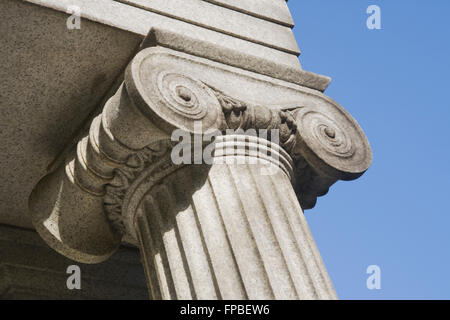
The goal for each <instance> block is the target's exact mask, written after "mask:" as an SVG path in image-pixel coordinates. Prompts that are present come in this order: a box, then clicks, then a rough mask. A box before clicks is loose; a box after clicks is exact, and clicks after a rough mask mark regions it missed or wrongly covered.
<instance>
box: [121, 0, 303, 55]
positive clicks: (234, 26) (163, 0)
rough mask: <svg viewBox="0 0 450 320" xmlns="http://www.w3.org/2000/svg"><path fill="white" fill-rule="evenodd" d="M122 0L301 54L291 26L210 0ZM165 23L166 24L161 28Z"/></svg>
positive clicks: (265, 6)
mask: <svg viewBox="0 0 450 320" xmlns="http://www.w3.org/2000/svg"><path fill="white" fill-rule="evenodd" d="M120 2H122V3H126V4H130V5H132V6H136V7H138V8H142V9H145V10H148V11H151V12H155V13H158V14H161V15H163V16H167V17H170V18H174V19H177V20H181V21H184V22H187V23H190V24H193V25H197V26H200V27H203V28H205V29H210V30H214V31H217V32H221V33H224V34H228V35H231V36H234V37H236V38H241V39H245V40H249V41H251V42H255V43H260V44H263V45H265V46H268V47H273V48H276V49H279V50H282V51H286V52H289V53H292V54H299V53H300V51H299V49H298V46H297V42H296V41H295V38H294V35H293V33H292V31H291V29H290V27H286V26H282V25H279V24H276V23H272V22H268V21H266V20H262V19H260V18H255V17H253V16H250V15H248V14H246V13H241V12H238V11H235V10H232V9H228V8H226V7H223V6H217V5H215V4H213V3H210V2H207V1H203V0H170V1H167V0H152V1H146V0H122V1H120ZM243 2H245V1H243ZM258 7H260V8H263V9H264V10H269V9H270V8H273V7H278V6H277V2H276V1H273V0H271V1H270V2H269V1H266V2H265V3H261V2H260V3H258ZM278 9H279V7H278ZM155 26H157V25H155ZM162 26H163V24H161V25H160V26H159V27H162Z"/></svg>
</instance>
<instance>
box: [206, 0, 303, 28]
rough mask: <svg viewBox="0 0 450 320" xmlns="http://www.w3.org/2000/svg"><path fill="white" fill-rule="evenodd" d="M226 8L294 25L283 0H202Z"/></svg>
mask: <svg viewBox="0 0 450 320" xmlns="http://www.w3.org/2000/svg"><path fill="white" fill-rule="evenodd" d="M204 1H208V2H211V3H216V4H219V5H222V6H225V7H227V8H231V9H234V10H237V11H241V12H244V13H247V14H250V15H254V16H255V17H260V18H262V19H267V20H269V21H274V22H277V23H280V24H283V25H286V26H289V27H293V26H294V22H293V21H292V17H291V13H290V12H289V8H288V7H287V5H286V1H284V0H258V1H242V0H204Z"/></svg>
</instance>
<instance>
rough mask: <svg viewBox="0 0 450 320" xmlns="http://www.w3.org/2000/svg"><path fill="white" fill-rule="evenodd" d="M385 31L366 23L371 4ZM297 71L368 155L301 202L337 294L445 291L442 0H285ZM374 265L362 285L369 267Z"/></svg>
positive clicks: (434, 295) (419, 295)
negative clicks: (348, 176) (366, 144)
mask: <svg viewBox="0 0 450 320" xmlns="http://www.w3.org/2000/svg"><path fill="white" fill-rule="evenodd" d="M373 4H375V5H378V6H379V7H380V8H381V24H382V29H381V30H369V29H367V27H366V20H367V18H368V16H369V15H368V14H366V9H367V7H368V6H369V5H373ZM288 5H289V7H290V9H291V13H292V16H293V18H294V21H295V25H296V26H295V28H294V32H295V36H296V38H297V41H298V44H299V47H300V49H301V50H302V55H301V56H300V60H301V62H302V65H303V68H304V69H306V70H309V71H313V72H316V73H320V74H324V75H328V76H330V77H331V78H332V79H333V80H332V82H331V85H330V86H329V88H328V89H327V91H326V92H325V93H326V94H327V95H329V96H330V97H332V98H333V99H335V100H337V101H338V102H339V103H340V104H341V105H342V106H343V107H344V108H346V109H347V110H348V111H349V112H350V113H351V114H352V115H353V117H354V118H355V119H356V120H357V121H358V122H359V124H360V125H361V127H362V128H363V130H364V131H365V132H366V134H367V136H368V138H369V141H370V143H371V146H372V149H373V154H374V161H373V165H372V167H371V168H370V169H369V171H368V172H366V174H365V175H364V176H363V177H361V178H360V179H359V180H356V181H353V182H339V183H337V184H336V185H334V186H333V187H332V188H331V189H330V192H329V193H328V195H326V196H325V197H322V198H320V199H319V201H318V204H317V206H316V208H314V209H312V210H308V211H306V216H307V219H308V222H309V224H310V227H311V230H312V232H313V235H314V237H315V239H316V242H317V245H318V247H319V250H320V252H321V254H322V257H323V259H324V261H325V264H326V266H327V269H328V272H329V274H330V276H331V279H332V281H333V283H334V285H335V288H336V291H337V293H338V296H339V298H340V299H450V247H449V245H450V209H449V207H450V202H449V198H450V192H449V190H450V169H449V166H450V161H449V158H450V149H449V147H450V143H449V139H450V137H449V135H450V125H449V122H450V102H449V101H450V100H449V97H448V95H449V92H450V89H449V86H450V81H449V78H450V61H449V60H450V21H449V14H450V1H448V0H434V1H418V0H410V1H407V0H396V1H392V0H390V1H387V0H386V1H376V0H373V1H364V0H345V1H336V0H291V1H289V2H288ZM369 265H378V266H380V268H381V290H368V289H367V287H366V279H367V277H368V276H369V275H367V274H366V268H367V267H368V266H369Z"/></svg>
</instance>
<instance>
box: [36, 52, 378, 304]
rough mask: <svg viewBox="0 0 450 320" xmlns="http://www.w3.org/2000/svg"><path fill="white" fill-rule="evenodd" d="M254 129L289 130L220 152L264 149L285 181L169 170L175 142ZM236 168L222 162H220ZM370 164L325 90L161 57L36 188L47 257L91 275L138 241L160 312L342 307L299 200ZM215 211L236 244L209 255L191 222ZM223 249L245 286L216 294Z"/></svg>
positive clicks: (188, 58) (146, 56) (155, 56)
mask: <svg viewBox="0 0 450 320" xmlns="http://www.w3.org/2000/svg"><path fill="white" fill-rule="evenodd" d="M277 90H279V92H283V93H286V94H280V93H277ZM272 93H274V94H272ZM249 94H257V97H255V96H253V97H252V98H251V96H249ZM271 97H272V98H274V99H276V100H274V103H273V104H270V103H269V102H270V101H271V100H270V99H271ZM280 97H283V99H285V100H283V101H285V102H283V101H280ZM275 102H276V103H275ZM196 122H201V124H202V126H201V131H198V129H197V127H196V125H195V124H196ZM251 128H255V129H268V130H274V129H277V130H279V132H280V133H281V134H280V137H279V141H278V145H277V144H274V143H270V142H268V141H267V140H265V139H260V138H252V137H245V136H239V137H233V136H228V135H226V136H224V137H223V138H221V139H222V140H223V141H225V142H226V143H227V144H229V143H235V145H234V146H233V148H231V150H232V152H237V154H235V155H234V154H233V155H229V156H231V157H236V158H239V157H240V156H242V152H244V155H245V153H246V152H247V151H248V150H249V149H254V148H252V147H250V148H249V146H248V145H247V144H246V143H247V142H250V143H253V144H255V145H256V146H258V147H261V146H264V147H263V149H264V148H266V149H267V148H268V149H270V150H271V152H270V156H269V157H266V158H264V157H263V156H261V155H260V154H258V155H256V158H258V159H260V160H261V159H262V161H263V162H265V163H267V162H271V161H272V160H273V157H274V155H280V156H281V157H280V158H281V160H280V161H278V162H277V166H278V171H277V172H276V174H275V175H272V176H270V177H265V176H264V175H259V176H258V175H257V174H256V173H255V172H256V171H258V169H260V166H250V165H246V166H244V167H242V166H233V165H232V166H228V165H227V164H223V163H222V164H221V163H218V164H216V162H214V164H213V165H212V166H208V165H206V164H205V165H200V166H197V167H196V166H192V165H187V166H186V168H187V169H184V168H185V167H184V166H183V165H177V164H175V163H173V161H172V159H171V157H170V156H171V149H172V146H173V144H172V143H171V141H170V139H171V134H172V132H173V130H176V129H181V130H183V131H184V132H187V133H189V134H192V135H202V134H204V133H205V132H207V131H208V130H211V129H214V130H218V131H220V132H222V134H226V132H227V130H229V129H234V130H236V129H242V130H247V129H251ZM219 138H220V137H219ZM219 138H218V140H217V141H216V145H215V148H218V145H220V143H221V142H220V141H221V139H219ZM229 139H231V141H230V142H228V140H229ZM233 139H234V140H236V139H237V142H233V141H234V140H233ZM264 144H266V145H264ZM258 150H259V149H258ZM216 151H217V150H216ZM258 152H259V151H258ZM226 155H227V154H225V155H224V154H217V153H216V154H215V158H221V157H223V156H226ZM370 162H371V151H370V147H369V144H368V142H367V140H366V138H365V136H364V134H363V132H362V130H361V129H360V128H359V126H358V124H357V123H356V121H355V120H354V119H353V118H351V116H350V115H349V114H348V113H346V112H345V111H344V110H343V109H342V107H340V106H339V105H338V104H337V103H336V102H334V101H333V100H331V99H329V98H327V97H326V96H325V95H324V94H322V93H320V92H319V91H317V90H312V89H308V88H304V87H300V86H295V85H288V84H287V83H285V82H283V81H277V80H274V79H273V78H269V77H266V76H262V75H259V74H256V73H251V72H249V71H245V70H242V69H237V68H233V67H230V66H227V65H223V64H219V63H217V62H213V61H208V60H206V59H203V58H199V57H195V56H192V55H188V54H185V53H181V52H178V51H174V50H171V49H167V48H161V47H151V48H145V49H143V50H141V51H140V52H139V53H138V54H137V55H136V56H135V57H134V59H133V60H132V62H131V63H130V65H129V66H128V67H127V69H126V72H125V77H124V83H123V84H122V85H121V86H120V88H119V89H118V90H117V92H116V94H115V95H114V96H113V97H112V98H110V99H109V100H108V102H107V103H106V104H105V107H104V108H103V111H102V113H101V114H100V115H99V116H97V117H95V118H94V120H93V121H92V123H91V126H90V129H89V134H88V135H87V136H86V137H84V138H83V139H81V140H80V141H79V142H78V145H77V149H76V152H74V154H73V156H71V157H69V158H68V159H67V161H66V163H65V165H62V166H60V167H59V168H58V169H57V170H56V171H55V172H53V173H51V174H50V175H48V176H46V177H45V178H44V179H43V180H41V181H40V183H39V184H38V185H37V186H36V188H35V189H34V191H33V193H32V195H31V197H30V211H31V214H32V219H33V224H34V226H35V227H36V229H37V231H38V232H39V234H40V235H41V236H42V238H43V239H44V240H46V241H47V243H48V244H49V245H50V246H52V247H53V248H54V249H55V250H57V251H58V252H60V253H62V254H64V255H65V256H67V257H70V258H71V259H74V260H76V261H81V262H83V263H98V262H101V261H103V260H105V259H107V258H108V257H109V256H110V255H112V254H113V253H114V252H115V251H116V248H117V247H118V246H119V244H120V241H121V239H122V237H123V236H124V234H126V235H128V236H129V237H131V238H133V239H134V240H135V243H138V244H139V246H140V249H141V253H142V255H143V257H144V265H145V268H146V274H147V279H148V283H149V288H150V290H151V295H152V297H153V298H155V299H160V298H163V299H174V298H180V299H195V298H200V299H206V298H213V299H219V298H222V297H226V298H228V299H238V298H250V299H262V298H265V299H271V298H274V299H334V298H336V295H335V293H334V289H333V288H332V285H331V281H330V280H329V277H328V275H327V273H326V271H325V268H324V266H323V262H322V261H321V258H320V255H319V254H318V251H317V249H316V248H315V244H314V242H313V240H312V237H311V236H310V233H309V230H308V228H307V225H306V221H305V220H304V218H303V217H302V218H299V217H298V215H302V214H303V213H302V210H301V206H300V204H299V200H298V199H297V197H296V196H295V192H294V187H295V189H296V190H297V191H298V193H297V196H299V197H300V203H302V205H304V206H305V207H312V206H313V205H314V203H315V199H316V198H317V197H318V196H321V195H323V194H325V193H326V192H327V191H328V188H329V187H330V186H331V185H332V184H333V183H334V182H335V181H337V180H338V179H347V180H351V179H356V178H358V177H359V176H360V175H361V174H363V173H364V172H365V171H366V170H367V168H368V166H369V165H370ZM186 170H187V171H188V172H189V173H187V176H184V175H183V174H182V172H184V171H186ZM192 172H193V173H192ZM305 175H306V176H308V177H309V178H308V179H305V178H304V176H305ZM189 177H191V178H189ZM244 177H245V178H244ZM291 179H292V180H293V181H292V183H293V184H294V185H292V184H291V181H290V180H291ZM296 180H297V181H296ZM167 181H172V182H170V183H169V182H167ZM252 181H253V182H252ZM299 184H300V186H299ZM260 185H261V186H264V187H263V188H259V187H258V186H260ZM296 185H297V186H296ZM252 186H253V187H252ZM255 186H256V188H255ZM270 186H272V187H270ZM161 188H163V189H161ZM208 188H209V189H208ZM264 188H273V190H272V189H271V190H272V191H271V192H269V191H267V190H269V189H267V190H265V189H264ZM277 189H280V190H284V191H283V192H280V193H277V192H278V191H276V190H277ZM204 190H209V191H208V192H209V195H208V192H207V193H206V194H205V196H204V197H203V198H202V199H197V200H195V199H194V194H195V193H196V192H200V193H202V192H206V191H204ZM211 190H213V193H211ZM152 192H155V193H154V194H153V193H152ZM241 196H242V198H241ZM303 196H305V197H306V198H307V202H305V200H303V199H302V197H303ZM208 197H210V199H209V200H208ZM145 199H146V200H145ZM213 199H215V202H216V203H217V209H216V211H217V215H218V216H220V217H222V219H224V222H223V223H224V225H225V231H224V232H225V233H226V234H227V238H228V239H229V240H227V241H230V243H228V242H224V241H223V239H222V240H221V241H219V243H216V245H217V247H213V248H211V250H210V251H208V253H207V252H203V253H201V250H202V248H204V247H203V246H204V244H203V243H202V242H201V241H200V242H199V241H198V240H199V237H201V234H203V236H205V237H206V236H209V235H208V232H207V231H205V230H203V229H201V228H200V227H199V226H196V224H194V222H195V221H196V220H195V214H200V213H199V211H198V210H199V209H198V208H199V207H201V206H204V205H205V203H204V201H207V202H208V201H209V203H210V202H211V201H213ZM244 199H246V200H247V201H248V202H246V201H244ZM147 202H149V203H150V204H148V205H147V204H146V203H147ZM190 205H191V206H192V207H189V206H190ZM189 208H190V209H189ZM194 208H195V209H194ZM159 211H161V212H159ZM158 212H159V213H158ZM238 212H240V213H241V217H242V218H241V220H239V219H238V217H239V215H237V213H238ZM155 215H156V216H155ZM170 217H173V219H175V220H173V219H172V218H170ZM168 219H169V220H168ZM170 219H172V220H170ZM211 219H212V217H211ZM228 219H231V220H228ZM236 219H238V220H236ZM108 220H109V221H108ZM168 221H169V222H168ZM170 221H172V222H170ZM227 221H228V222H227ZM204 223H206V222H204ZM200 224H201V222H200ZM246 224H247V229H246V230H240V228H244V226H245V225H246ZM287 225H290V228H291V233H286V230H285V229H286V228H287ZM212 228H213V230H210V231H209V232H211V233H212V234H215V231H217V232H219V231H218V230H217V228H219V225H218V224H215V225H213V226H212ZM283 228H284V229H283ZM205 232H206V233H205ZM196 234H197V238H196ZM180 239H181V240H180ZM232 239H233V240H232ZM274 239H276V240H277V241H278V242H274ZM180 241H181V243H182V244H183V246H182V247H180V246H179V242H180ZM200 243H201V244H200ZM239 243H242V244H243V245H242V248H241V247H239V245H238V244H239ZM205 245H206V246H208V245H212V243H211V242H209V241H207V242H206V244H205ZM226 246H229V248H228V250H231V251H232V252H233V253H232V254H230V257H231V256H234V257H236V261H237V262H236V263H237V264H236V265H234V267H233V266H229V267H230V268H232V267H233V268H235V272H238V273H239V274H240V276H241V279H242V280H241V282H239V283H238V282H236V283H234V284H232V285H231V284H230V286H229V287H226V288H225V287H222V288H220V287H219V283H220V284H222V283H223V282H224V281H225V280H224V278H221V279H219V278H220V277H224V276H225V274H227V273H228V272H224V273H223V275H222V276H220V268H218V269H217V270H216V267H214V266H213V264H212V262H211V261H212V258H211V255H223V254H224V252H223V251H221V249H224V248H225V247H226ZM220 248H221V249H220ZM243 248H250V249H251V248H253V250H256V251H258V252H259V253H260V255H254V256H253V258H252V255H251V250H250V249H249V250H250V251H248V250H244V249H243ZM183 257H184V258H183ZM249 260H250V261H249ZM158 261H159V262H158ZM283 261H284V262H283ZM186 263H187V265H185V264H186ZM216 264H217V261H216ZM301 265H303V266H306V267H304V268H303V269H302V268H300V267H299V266H301ZM258 266H259V269H258ZM262 266H264V268H262ZM283 267H284V268H283ZM296 268H299V269H296ZM257 269H258V270H259V271H258V270H257ZM277 271H278V272H277ZM213 274H214V275H215V276H214V277H219V278H214V277H213V276H212V275H213ZM208 275H209V276H208ZM162 277H165V278H164V279H165V280H161V279H162ZM156 279H158V280H156ZM192 288H194V289H192Z"/></svg>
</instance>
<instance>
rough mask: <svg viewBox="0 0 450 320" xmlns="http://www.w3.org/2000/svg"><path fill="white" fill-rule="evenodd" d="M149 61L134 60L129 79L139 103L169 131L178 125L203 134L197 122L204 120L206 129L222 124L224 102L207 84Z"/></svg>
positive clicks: (160, 125) (177, 127) (147, 113)
mask: <svg viewBox="0 0 450 320" xmlns="http://www.w3.org/2000/svg"><path fill="white" fill-rule="evenodd" d="M137 58H138V57H137ZM145 64H146V61H145V59H137V61H135V62H133V64H132V65H131V67H130V68H129V69H128V70H129V71H128V72H127V75H126V77H125V83H126V86H127V89H128V92H129V93H130V97H131V99H132V100H133V102H134V103H135V105H136V106H137V107H138V108H139V109H140V110H141V111H142V112H143V113H144V114H145V115H147V116H148V117H149V118H150V119H151V120H152V121H153V122H154V124H155V125H156V126H159V127H160V129H161V130H163V131H165V132H166V133H168V134H171V133H172V130H174V129H182V130H185V131H187V132H190V133H199V134H200V133H202V132H196V130H197V129H196V126H195V125H196V124H197V125H198V123H196V122H201V129H202V131H203V132H204V131H206V130H209V129H220V128H221V124H222V123H223V113H222V110H221V106H220V103H219V101H218V100H217V98H216V96H215V94H214V92H213V91H212V90H211V89H210V88H209V87H208V86H207V85H205V84H204V83H202V82H201V81H198V80H196V79H194V78H193V77H191V76H190V75H187V74H183V73H182V72H179V71H177V70H173V69H170V68H167V67H165V66H156V67H155V66H152V68H150V69H147V68H145ZM136 68H137V69H136ZM130 70H131V71H130Z"/></svg>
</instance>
